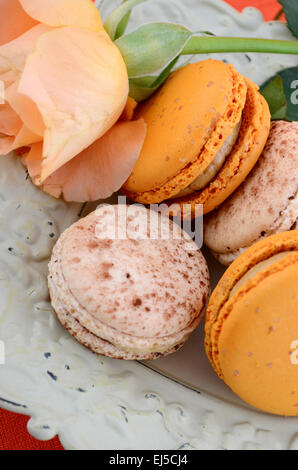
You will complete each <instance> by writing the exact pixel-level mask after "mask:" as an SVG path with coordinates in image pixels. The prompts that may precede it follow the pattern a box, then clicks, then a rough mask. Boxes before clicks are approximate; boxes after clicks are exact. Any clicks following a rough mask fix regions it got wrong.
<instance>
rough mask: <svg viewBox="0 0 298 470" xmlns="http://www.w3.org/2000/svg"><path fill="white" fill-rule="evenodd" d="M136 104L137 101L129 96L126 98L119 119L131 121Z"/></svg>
mask: <svg viewBox="0 0 298 470" xmlns="http://www.w3.org/2000/svg"><path fill="white" fill-rule="evenodd" d="M137 106H138V103H137V102H136V101H135V100H134V99H133V98H131V97H130V96H129V97H128V98H127V102H126V105H125V108H124V110H123V113H122V114H121V116H120V121H131V120H132V118H133V115H134V111H135V109H136V107H137Z"/></svg>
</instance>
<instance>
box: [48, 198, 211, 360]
mask: <svg viewBox="0 0 298 470" xmlns="http://www.w3.org/2000/svg"><path fill="white" fill-rule="evenodd" d="M154 227H155V228H154ZM152 228H153V231H152ZM49 290H50V296H51V302H52V306H53V308H54V310H55V312H56V314H57V316H58V319H59V320H60V322H61V323H62V324H63V325H64V326H65V327H66V328H67V329H68V331H69V332H70V334H71V335H73V336H74V337H75V338H76V339H77V340H78V341H79V342H80V343H82V344H83V345H85V346H86V347H87V348H89V349H91V350H92V351H94V352H95V353H98V354H102V355H105V356H110V357H112V358H116V359H127V360H134V359H150V360H151V359H156V358H158V357H161V356H165V355H167V354H170V353H173V352H175V351H176V350H178V349H179V348H180V347H181V346H182V345H183V344H184V343H185V341H186V340H187V339H188V337H189V336H190V334H191V333H192V331H193V330H194V329H195V328H196V327H197V326H198V324H199V323H200V321H201V319H202V316H203V313H204V309H205V305H206V303H207V299H208V296H209V273H208V268H207V264H206V261H205V259H204V257H203V255H202V254H201V252H200V250H199V249H198V248H197V246H196V245H195V243H194V242H193V241H192V240H191V239H190V237H189V236H188V235H187V234H186V233H185V232H183V230H182V229H181V228H180V227H178V225H176V224H173V223H172V222H171V221H170V220H169V219H168V218H167V217H165V216H162V215H160V214H159V213H157V212H153V211H149V210H147V209H145V208H144V207H139V206H136V205H132V206H125V205H123V206H121V205H119V206H103V207H101V208H99V209H97V210H96V211H95V212H93V213H92V214H90V215H88V216H87V217H86V218H84V219H82V220H79V221H78V222H77V223H75V224H74V225H73V226H72V227H70V228H69V229H68V230H66V231H65V232H64V233H63V234H62V236H61V237H60V238H59V240H58V242H57V244H56V246H55V248H54V250H53V255H52V259H51V261H50V264H49Z"/></svg>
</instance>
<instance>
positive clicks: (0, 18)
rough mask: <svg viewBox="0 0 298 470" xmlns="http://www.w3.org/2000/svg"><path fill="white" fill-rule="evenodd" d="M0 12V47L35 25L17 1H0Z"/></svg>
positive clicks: (35, 22) (34, 21)
mask: <svg viewBox="0 0 298 470" xmlns="http://www.w3.org/2000/svg"><path fill="white" fill-rule="evenodd" d="M0 11H1V15H0V45H1V44H5V43H7V42H9V41H12V40H13V39H15V38H17V37H18V36H20V35H21V34H23V33H24V32H25V31H27V30H28V29H30V28H32V27H33V26H35V25H36V24H37V21H36V20H34V19H33V18H31V17H30V16H29V15H28V14H27V13H26V12H25V10H24V9H23V8H22V6H21V5H20V3H19V0H0Z"/></svg>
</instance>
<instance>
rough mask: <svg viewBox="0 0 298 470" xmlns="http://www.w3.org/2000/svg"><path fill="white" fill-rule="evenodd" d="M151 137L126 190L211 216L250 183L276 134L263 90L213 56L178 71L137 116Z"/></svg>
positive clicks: (137, 196) (137, 197)
mask: <svg viewBox="0 0 298 470" xmlns="http://www.w3.org/2000/svg"><path fill="white" fill-rule="evenodd" d="M136 117H137V118H141V117H142V118H144V120H145V122H146V124H147V136H146V139H145V143H144V146H143V149H142V151H141V154H140V157H139V159H138V161H137V163H136V165H135V167H134V170H133V172H132V174H131V175H130V177H129V179H128V180H127V182H126V183H125V185H124V186H123V192H124V193H125V194H126V195H127V196H128V197H129V198H130V199H132V200H133V201H137V202H140V203H143V204H155V203H160V202H163V201H166V202H167V203H169V204H172V203H178V204H179V205H180V206H181V208H182V210H183V205H184V206H185V205H189V206H190V207H191V215H192V217H194V216H195V207H196V205H197V204H203V205H204V213H205V214H206V213H208V212H211V211H212V210H213V209H215V208H216V207H218V206H219V205H220V204H221V203H222V202H223V201H224V200H225V199H227V198H228V197H229V196H230V195H231V194H232V193H233V191H235V189H236V188H237V187H238V186H239V185H240V184H241V183H242V181H243V180H244V179H245V178H246V176H247V175H248V173H249V172H250V171H251V169H252V168H253V167H254V165H255V163H256V162H257V160H258V158H259V156H260V154H261V152H262V150H263V148H264V146H265V143H266V140H267V138H268V134H269V128H270V111H269V108H268V105H267V103H266V101H265V100H264V98H263V97H262V96H261V95H260V93H259V92H258V87H257V86H256V85H255V84H254V83H252V82H251V81H250V80H248V79H245V78H244V77H243V76H242V75H241V74H239V73H238V72H237V71H236V70H235V69H234V67H233V66H232V65H227V64H225V63H224V62H221V61H218V60H213V59H209V60H207V61H202V62H198V63H195V64H191V65H188V66H186V67H183V68H181V69H179V70H178V71H176V72H174V73H173V74H172V76H171V77H170V78H169V79H168V81H167V82H166V84H165V85H164V86H163V87H162V88H161V89H160V90H159V91H158V92H157V93H156V94H155V95H154V96H153V97H152V98H151V99H149V100H148V101H147V102H146V103H144V104H142V105H140V106H139V107H138V108H137V111H136Z"/></svg>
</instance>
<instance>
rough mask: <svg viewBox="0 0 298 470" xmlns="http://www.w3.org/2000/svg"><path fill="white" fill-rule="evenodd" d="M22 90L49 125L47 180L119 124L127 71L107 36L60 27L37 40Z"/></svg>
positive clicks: (44, 170) (44, 169)
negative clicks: (116, 123) (117, 122)
mask: <svg viewBox="0 0 298 470" xmlns="http://www.w3.org/2000/svg"><path fill="white" fill-rule="evenodd" d="M19 92H20V93H22V94H24V95H26V96H28V97H29V98H31V99H32V100H33V101H34V103H35V104H36V105H37V107H38V109H39V111H40V113H41V115H42V118H43V121H44V123H45V125H46V131H45V135H44V147H43V157H44V160H43V163H42V175H41V178H42V180H43V181H44V180H45V179H46V178H47V177H48V176H50V175H51V174H52V173H54V172H55V171H56V170H57V169H58V168H60V167H61V166H63V165H64V164H65V163H67V162H68V161H69V160H71V159H72V158H73V157H74V156H76V155H77V154H79V153H80V152H81V151H82V150H84V149H85V148H87V147H89V145H91V144H92V143H93V142H95V141H96V140H97V139H99V138H100V137H101V136H102V135H104V134H105V133H106V132H107V130H109V129H110V128H111V127H112V126H113V125H114V124H115V122H116V121H117V120H118V118H119V117H120V115H121V113H122V111H123V109H124V107H125V103H126V101H127V96H128V77H127V70H126V66H125V63H124V61H123V59H122V56H121V54H120V51H119V50H118V48H117V47H116V46H115V45H114V44H113V43H112V41H111V40H110V38H109V36H108V35H107V34H106V33H104V32H99V33H96V32H90V31H86V30H81V29H77V28H70V27H67V28H60V29H57V30H54V31H51V32H49V33H46V34H44V35H42V36H41V37H40V39H39V40H38V41H37V46H36V51H35V52H34V53H33V54H31V55H30V56H29V57H28V60H27V63H26V66H25V69H24V73H23V75H22V79H21V81H20V86H19Z"/></svg>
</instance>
